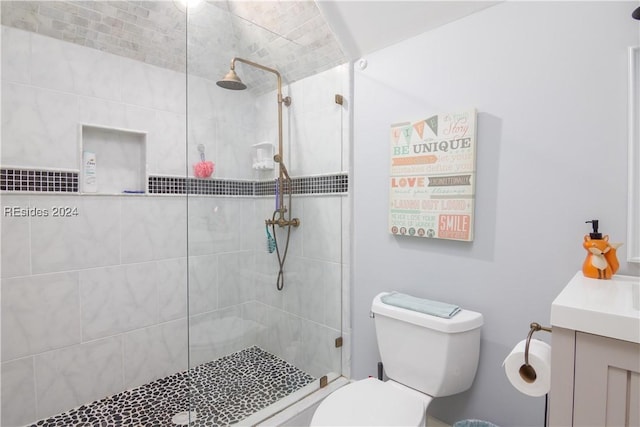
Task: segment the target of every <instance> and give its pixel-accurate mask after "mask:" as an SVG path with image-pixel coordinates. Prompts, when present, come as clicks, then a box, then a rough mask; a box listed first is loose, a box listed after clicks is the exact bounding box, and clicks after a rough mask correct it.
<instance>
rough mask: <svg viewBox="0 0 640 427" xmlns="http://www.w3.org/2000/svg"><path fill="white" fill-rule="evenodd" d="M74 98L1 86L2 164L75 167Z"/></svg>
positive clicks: (20, 87)
mask: <svg viewBox="0 0 640 427" xmlns="http://www.w3.org/2000/svg"><path fill="white" fill-rule="evenodd" d="M77 106H78V99H77V97H76V96H74V95H69V94H66V93H61V92H57V91H51V90H45V89H39V88H35V87H31V86H24V85H20V84H15V83H7V82H4V81H3V83H2V163H3V164H4V165H14V166H39V167H50V168H51V167H54V168H67V169H77V168H78V149H77V147H78V127H77Z"/></svg>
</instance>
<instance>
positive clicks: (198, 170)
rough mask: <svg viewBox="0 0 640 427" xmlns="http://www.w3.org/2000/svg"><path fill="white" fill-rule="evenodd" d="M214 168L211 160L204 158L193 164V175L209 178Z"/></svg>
mask: <svg viewBox="0 0 640 427" xmlns="http://www.w3.org/2000/svg"><path fill="white" fill-rule="evenodd" d="M214 169H215V165H214V164H213V162H212V161H209V160H206V161H202V162H198V163H196V164H195V165H193V175H194V176H195V177H196V178H209V177H210V176H211V174H212V173H213V171H214Z"/></svg>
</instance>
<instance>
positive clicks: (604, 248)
mask: <svg viewBox="0 0 640 427" xmlns="http://www.w3.org/2000/svg"><path fill="white" fill-rule="evenodd" d="M585 223H587V224H589V223H591V225H592V226H593V231H592V232H591V233H589V234H585V236H584V242H582V246H583V247H584V248H585V249H586V250H587V257H586V258H585V260H584V263H583V264H582V274H584V276H585V277H590V278H592V279H611V276H613V275H614V274H616V271H618V267H620V264H619V263H618V258H617V256H616V250H617V249H618V248H619V247H620V246H622V243H609V236H608V235H606V236H603V235H602V233H599V232H598V220H597V219H592V220H591V221H585Z"/></svg>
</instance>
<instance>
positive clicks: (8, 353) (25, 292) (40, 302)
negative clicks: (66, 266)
mask: <svg viewBox="0 0 640 427" xmlns="http://www.w3.org/2000/svg"><path fill="white" fill-rule="evenodd" d="M1 302H2V310H1V311H2V313H1V314H2V360H3V361H9V360H12V359H16V358H19V357H24V356H28V355H32V354H37V353H40V352H43V351H47V350H53V349H56V348H61V347H65V346H68V345H72V344H76V343H79V342H80V323H79V321H80V306H79V296H78V274H77V273H75V272H71V273H60V274H46V275H39V276H28V277H20V278H13V279H2V301H1Z"/></svg>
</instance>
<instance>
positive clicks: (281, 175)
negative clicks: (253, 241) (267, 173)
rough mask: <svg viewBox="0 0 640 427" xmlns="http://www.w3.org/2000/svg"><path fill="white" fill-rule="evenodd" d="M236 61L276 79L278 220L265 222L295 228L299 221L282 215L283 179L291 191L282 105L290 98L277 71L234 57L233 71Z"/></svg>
mask: <svg viewBox="0 0 640 427" xmlns="http://www.w3.org/2000/svg"><path fill="white" fill-rule="evenodd" d="M236 61H237V62H242V63H244V64H247V65H250V66H252V67H255V68H259V69H261V70H263V71H268V72H270V73H273V74H275V75H276V77H277V78H278V154H276V155H275V156H273V160H274V161H275V162H277V163H278V184H279V187H280V189H281V191H280V192H279V194H278V219H275V218H272V219H267V220H266V221H265V222H266V224H267V225H274V224H277V225H278V226H280V227H286V226H291V225H293V226H294V227H297V226H298V225H300V220H299V219H298V218H293V219H291V215H289V217H290V219H285V217H284V214H285V212H286V211H287V208H286V207H285V205H284V193H285V192H284V188H285V187H284V182H285V179H286V180H287V181H289V183H288V184H287V185H288V188H289V191H291V184H290V182H291V177H290V176H289V173H288V171H287V168H286V166H285V165H284V159H283V155H282V152H283V147H282V104H283V103H284V105H286V106H287V107H288V106H289V105H291V98H290V97H288V96H287V97H285V98H283V97H282V76H281V75H280V73H279V72H278V70H276V69H273V68H269V67H265V66H264V65H262V64H258V63H257V62H253V61H249V60H248V59H244V58H238V57H235V58H233V59H232V60H231V65H230V67H229V68H230V69H231V70H234V71H235V68H236Z"/></svg>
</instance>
